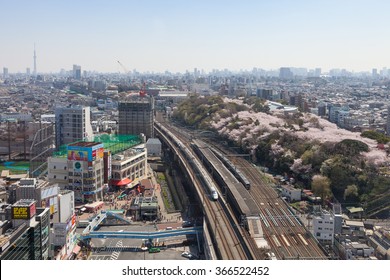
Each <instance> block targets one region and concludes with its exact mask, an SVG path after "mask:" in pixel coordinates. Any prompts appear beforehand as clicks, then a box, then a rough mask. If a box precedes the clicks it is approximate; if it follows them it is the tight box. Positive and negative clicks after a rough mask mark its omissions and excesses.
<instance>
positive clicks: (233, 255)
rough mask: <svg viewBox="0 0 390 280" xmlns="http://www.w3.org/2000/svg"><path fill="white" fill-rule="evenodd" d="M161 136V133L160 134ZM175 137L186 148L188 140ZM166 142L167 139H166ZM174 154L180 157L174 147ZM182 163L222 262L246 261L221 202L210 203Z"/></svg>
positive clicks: (179, 135) (243, 251) (195, 179)
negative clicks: (194, 186)
mask: <svg viewBox="0 0 390 280" xmlns="http://www.w3.org/2000/svg"><path fill="white" fill-rule="evenodd" d="M160 134H161V132H160ZM174 134H175V136H176V137H177V138H178V139H179V140H180V141H182V142H183V144H185V145H186V146H187V147H188V148H189V146H188V144H187V143H188V142H189V140H188V138H185V137H183V135H182V134H181V133H178V131H175V133H174ZM167 140H168V139H167ZM174 149H175V152H176V154H177V155H179V157H182V155H181V154H180V151H179V149H177V148H176V147H174ZM182 162H183V163H184V165H185V168H186V169H187V170H190V172H191V175H190V177H191V179H192V181H193V182H194V184H195V185H196V188H197V191H198V195H199V197H201V199H202V202H203V207H204V211H205V214H206V215H205V217H206V221H207V224H208V226H209V231H210V232H212V233H213V237H214V238H213V239H214V245H215V248H216V251H217V253H218V254H219V257H220V258H221V259H223V260H246V259H248V256H247V253H246V252H245V250H244V248H243V246H244V244H242V243H241V242H240V238H239V236H237V233H236V231H235V230H234V229H233V228H232V226H231V219H229V217H228V215H229V213H227V212H226V211H225V209H224V207H222V206H221V204H220V203H222V200H221V199H220V200H219V201H212V200H210V199H209V198H208V197H209V196H208V194H207V193H205V190H204V188H203V187H202V186H201V182H200V180H199V178H198V176H197V174H195V173H194V172H193V170H192V168H191V167H190V165H189V164H187V163H186V162H185V159H184V158H182Z"/></svg>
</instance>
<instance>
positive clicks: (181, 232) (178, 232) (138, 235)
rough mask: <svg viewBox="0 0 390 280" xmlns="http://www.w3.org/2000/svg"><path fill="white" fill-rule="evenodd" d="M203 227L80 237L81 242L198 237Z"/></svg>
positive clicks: (82, 235)
mask: <svg viewBox="0 0 390 280" xmlns="http://www.w3.org/2000/svg"><path fill="white" fill-rule="evenodd" d="M202 232H203V228H202V227H193V228H183V229H175V230H163V231H149V232H141V231H90V232H88V233H83V234H81V235H80V239H81V240H89V239H92V238H100V239H102V238H120V239H123V238H131V239H149V240H153V239H158V238H168V237H175V236H185V235H196V236H198V235H199V234H202Z"/></svg>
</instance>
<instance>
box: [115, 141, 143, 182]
mask: <svg viewBox="0 0 390 280" xmlns="http://www.w3.org/2000/svg"><path fill="white" fill-rule="evenodd" d="M111 165H112V179H111V182H110V184H111V187H112V188H115V189H118V188H125V187H128V186H130V184H131V183H132V185H135V184H137V183H138V182H139V181H140V180H142V179H144V178H146V177H147V152H146V149H145V146H144V145H139V146H136V147H134V148H131V149H128V150H126V151H124V152H122V153H120V154H117V155H114V156H112V162H111Z"/></svg>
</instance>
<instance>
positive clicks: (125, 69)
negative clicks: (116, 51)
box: [117, 60, 130, 75]
mask: <svg viewBox="0 0 390 280" xmlns="http://www.w3.org/2000/svg"><path fill="white" fill-rule="evenodd" d="M117 62H118V64H119V65H120V66H121V67H122V69H123V70H124V71H125V74H126V75H127V74H129V73H130V71H129V70H127V68H126V67H125V66H124V65H123V64H122V63H121V62H120V61H119V60H117Z"/></svg>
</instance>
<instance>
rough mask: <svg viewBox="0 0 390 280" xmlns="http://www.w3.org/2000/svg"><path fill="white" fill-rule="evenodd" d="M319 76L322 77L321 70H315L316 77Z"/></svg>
mask: <svg viewBox="0 0 390 280" xmlns="http://www.w3.org/2000/svg"><path fill="white" fill-rule="evenodd" d="M319 76H321V68H316V69H314V77H319Z"/></svg>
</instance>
